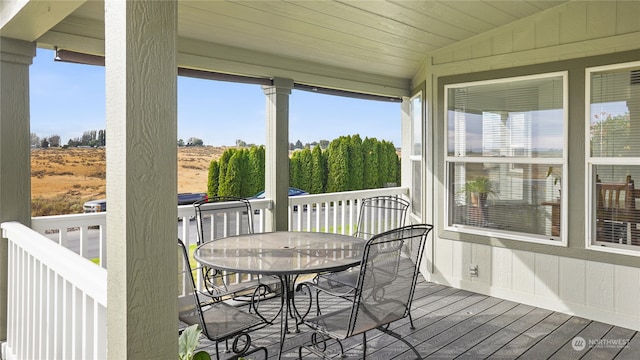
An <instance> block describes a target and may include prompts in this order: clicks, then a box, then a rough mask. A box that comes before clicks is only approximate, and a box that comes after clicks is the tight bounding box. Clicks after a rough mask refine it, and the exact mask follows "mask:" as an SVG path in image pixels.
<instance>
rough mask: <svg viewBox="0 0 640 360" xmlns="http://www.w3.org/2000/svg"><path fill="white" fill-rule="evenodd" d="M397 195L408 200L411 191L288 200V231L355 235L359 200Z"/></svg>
mask: <svg viewBox="0 0 640 360" xmlns="http://www.w3.org/2000/svg"><path fill="white" fill-rule="evenodd" d="M382 195H398V196H404V197H406V198H408V196H409V188H401V187H393V188H382V189H371V190H358V191H347V192H339V193H328V194H316V195H305V196H294V197H290V198H289V230H292V231H311V232H328V233H336V234H343V235H351V234H353V233H354V232H355V225H356V223H357V222H358V213H359V211H360V207H359V205H358V201H357V200H359V199H363V198H367V197H373V196H382Z"/></svg>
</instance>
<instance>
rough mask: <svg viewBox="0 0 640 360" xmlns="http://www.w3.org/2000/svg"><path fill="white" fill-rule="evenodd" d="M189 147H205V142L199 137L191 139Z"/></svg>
mask: <svg viewBox="0 0 640 360" xmlns="http://www.w3.org/2000/svg"><path fill="white" fill-rule="evenodd" d="M187 146H204V141H202V139H198V138H197V137H190V138H189V140H187Z"/></svg>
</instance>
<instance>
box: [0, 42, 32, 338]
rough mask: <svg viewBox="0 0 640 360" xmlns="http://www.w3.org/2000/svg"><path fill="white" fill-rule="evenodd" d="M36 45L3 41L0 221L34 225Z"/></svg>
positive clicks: (0, 273) (1, 248)
mask: <svg viewBox="0 0 640 360" xmlns="http://www.w3.org/2000/svg"><path fill="white" fill-rule="evenodd" d="M35 55H36V46H35V44H34V43H31V42H27V41H20V40H14V39H8V38H0V222H3V221H19V222H21V223H23V224H25V225H27V226H30V225H31V158H30V151H31V150H30V136H29V129H30V124H29V121H30V117H29V65H31V62H32V61H33V57H34V56H35ZM6 339H7V240H6V239H1V240H0V340H6Z"/></svg>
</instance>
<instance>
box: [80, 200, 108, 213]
mask: <svg viewBox="0 0 640 360" xmlns="http://www.w3.org/2000/svg"><path fill="white" fill-rule="evenodd" d="M82 208H83V210H84V212H85V213H96V212H105V211H107V199H100V200H91V201H87V202H86V203H84V204H83V205H82Z"/></svg>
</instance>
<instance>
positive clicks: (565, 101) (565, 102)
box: [443, 70, 569, 247]
mask: <svg viewBox="0 0 640 360" xmlns="http://www.w3.org/2000/svg"><path fill="white" fill-rule="evenodd" d="M554 77H561V78H562V112H563V114H562V121H563V125H562V129H563V136H562V139H563V140H562V142H563V149H562V156H561V157H555V158H553V157H538V158H533V157H504V158H503V157H484V156H472V157H470V156H455V154H454V155H450V154H449V134H448V121H449V114H448V113H449V111H448V107H449V89H452V88H453V89H455V88H460V87H467V86H478V85H494V84H500V83H509V82H519V81H526V80H539V79H545V78H554ZM568 113H569V72H568V71H567V70H563V71H554V72H544V73H537V74H532V75H524V76H513V77H504V78H495V79H487V80H479V81H470V82H461V83H450V84H445V85H444V117H443V122H444V141H443V143H444V149H443V154H444V177H445V190H446V191H445V195H444V205H445V211H444V228H445V230H446V231H451V232H454V233H466V234H471V235H479V236H486V237H492V238H501V239H509V240H515V241H522V242H529V243H537V244H545V245H552V246H560V247H568V229H567V228H568V215H567V214H568V211H567V207H568V206H566V205H565V206H561V207H560V210H561V213H560V234H559V236H542V235H535V234H528V233H524V232H515V231H508V230H499V229H492V228H482V227H477V226H466V225H462V224H454V223H453V221H452V219H451V217H452V209H451V204H452V203H451V200H452V199H451V197H452V196H454V195H453V194H452V191H453V190H452V181H453V179H451V171H450V169H451V166H452V165H454V164H455V163H494V164H504V163H516V164H524V165H529V164H533V165H535V164H551V165H560V166H562V179H564V184H568V180H569V176H568V174H569V169H568V149H569V136H568V129H569V114H568ZM565 188H566V186H565V185H561V189H562V190H564V189H565ZM567 192H568V191H561V193H560V201H561V204H568V195H567Z"/></svg>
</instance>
